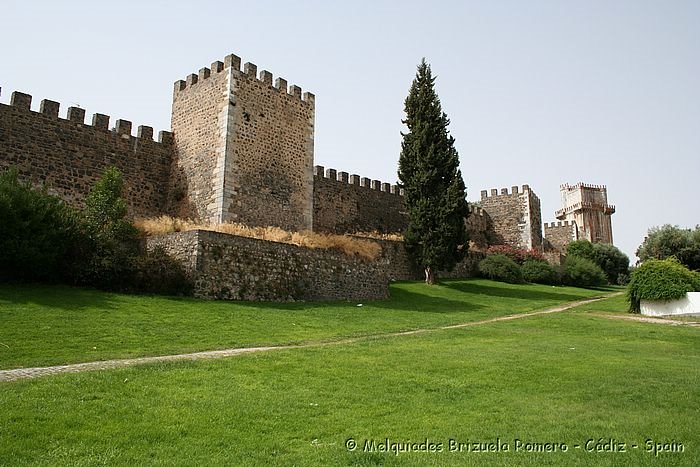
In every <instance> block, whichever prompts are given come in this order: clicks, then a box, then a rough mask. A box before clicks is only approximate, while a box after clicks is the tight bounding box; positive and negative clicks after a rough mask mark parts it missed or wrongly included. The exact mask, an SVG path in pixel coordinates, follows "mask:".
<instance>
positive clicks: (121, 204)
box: [81, 167, 139, 291]
mask: <svg viewBox="0 0 700 467" xmlns="http://www.w3.org/2000/svg"><path fill="white" fill-rule="evenodd" d="M123 191H124V179H123V177H122V174H121V172H119V170H117V169H116V168H114V167H110V168H108V169H107V170H105V172H104V173H103V175H102V177H101V178H100V180H98V181H97V183H96V184H95V186H93V188H92V190H90V194H89V195H88V197H87V199H86V200H85V210H84V217H85V223H86V230H87V234H88V238H89V245H87V248H88V249H89V251H90V254H89V258H88V260H87V261H86V263H85V266H84V267H83V269H82V277H81V280H82V282H83V283H85V284H89V285H93V286H95V287H98V288H101V289H107V290H117V291H127V290H129V289H130V288H131V284H132V283H133V280H132V278H133V275H134V274H136V270H135V265H134V259H135V257H136V256H137V255H138V253H139V241H138V231H137V230H136V228H135V227H134V226H133V225H132V224H131V223H130V222H129V220H128V219H127V218H126V214H127V205H126V201H125V200H124V198H122V193H123Z"/></svg>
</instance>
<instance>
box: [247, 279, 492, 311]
mask: <svg viewBox="0 0 700 467" xmlns="http://www.w3.org/2000/svg"><path fill="white" fill-rule="evenodd" d="M441 285H442V284H440V285H438V286H425V287H426V288H425V289H419V290H417V289H416V287H421V286H422V283H421V282H413V281H401V282H397V283H393V284H390V286H389V294H390V296H389V298H388V299H386V300H338V301H319V302H316V301H301V302H287V303H285V302H245V301H241V302H235V303H238V304H240V305H243V306H246V307H250V308H260V309H261V310H265V311H269V310H282V311H290V312H294V311H302V310H304V311H310V310H317V309H318V310H328V309H334V310H336V311H338V310H343V312H348V313H352V312H353V311H354V310H355V309H356V308H355V307H357V306H358V304H362V305H363V306H364V307H366V308H367V307H371V308H374V309H382V310H393V311H412V312H425V313H451V312H454V311H473V310H478V309H481V308H484V306H483V305H480V304H478V303H473V302H472V301H471V300H469V297H467V296H464V297H459V296H458V298H463V300H459V299H452V298H447V297H444V296H440V295H447V294H450V295H456V294H454V292H450V291H447V290H445V289H444V288H442V287H441ZM441 289H442V290H441Z"/></svg>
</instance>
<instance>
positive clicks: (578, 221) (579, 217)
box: [556, 183, 615, 244]
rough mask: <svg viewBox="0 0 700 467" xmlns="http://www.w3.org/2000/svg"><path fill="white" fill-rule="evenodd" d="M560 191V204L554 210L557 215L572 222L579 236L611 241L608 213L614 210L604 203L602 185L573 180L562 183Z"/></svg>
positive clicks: (604, 196) (605, 201) (602, 241)
mask: <svg viewBox="0 0 700 467" xmlns="http://www.w3.org/2000/svg"><path fill="white" fill-rule="evenodd" d="M560 192H561V205H562V208H561V209H560V210H558V211H557V212H556V216H557V219H559V220H560V221H569V222H571V223H573V224H574V225H575V226H576V229H577V231H578V236H577V238H579V239H585V240H588V241H590V242H592V243H610V244H612V242H613V234H612V219H611V216H612V215H613V214H614V213H615V206H612V205H610V204H608V189H607V188H606V187H605V185H588V184H585V183H577V184H576V185H573V186H571V185H569V184H568V183H565V184H563V185H561V187H560Z"/></svg>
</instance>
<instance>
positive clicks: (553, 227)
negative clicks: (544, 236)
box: [544, 221, 576, 231]
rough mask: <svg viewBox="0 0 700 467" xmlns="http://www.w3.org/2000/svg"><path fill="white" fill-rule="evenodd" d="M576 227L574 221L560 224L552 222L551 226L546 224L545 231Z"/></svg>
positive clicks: (560, 222)
mask: <svg viewBox="0 0 700 467" xmlns="http://www.w3.org/2000/svg"><path fill="white" fill-rule="evenodd" d="M574 226H576V223H575V222H574V221H571V222H569V221H563V222H562V221H559V222H550V223H549V224H548V223H547V222H545V223H544V230H545V231H547V230H549V229H560V228H562V227H574Z"/></svg>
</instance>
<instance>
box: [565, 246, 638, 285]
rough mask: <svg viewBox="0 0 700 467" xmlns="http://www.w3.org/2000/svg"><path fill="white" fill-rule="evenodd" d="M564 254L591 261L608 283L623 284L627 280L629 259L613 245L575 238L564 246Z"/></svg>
mask: <svg viewBox="0 0 700 467" xmlns="http://www.w3.org/2000/svg"><path fill="white" fill-rule="evenodd" d="M566 255H567V256H576V257H578V258H584V259H588V260H590V261H593V262H594V263H595V264H597V265H598V266H599V267H600V268H601V269H602V270H603V272H604V273H605V277H606V278H607V281H608V283H610V284H620V285H624V284H626V282H625V281H626V280H628V279H627V277H626V276H628V275H629V266H630V260H629V258H628V257H627V255H626V254H624V253H623V252H622V251H620V250H619V249H618V248H617V247H616V246H614V245H611V244H609V243H591V242H589V241H588V240H576V241H574V242H571V243H569V245H568V246H567V247H566ZM620 281H622V282H620Z"/></svg>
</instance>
